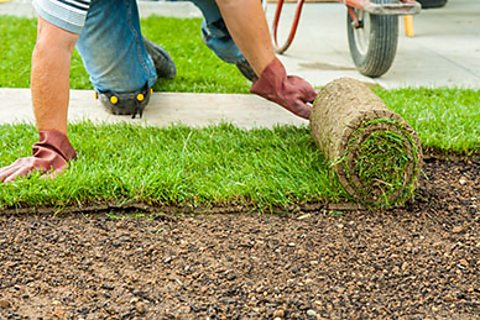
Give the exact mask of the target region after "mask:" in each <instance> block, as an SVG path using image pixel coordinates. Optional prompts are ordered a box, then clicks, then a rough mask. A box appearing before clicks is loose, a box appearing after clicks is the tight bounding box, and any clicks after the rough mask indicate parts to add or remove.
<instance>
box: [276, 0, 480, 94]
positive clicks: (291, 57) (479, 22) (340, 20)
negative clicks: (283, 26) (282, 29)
mask: <svg viewBox="0 0 480 320" xmlns="http://www.w3.org/2000/svg"><path fill="white" fill-rule="evenodd" d="M269 8H271V9H272V10H268V16H269V17H270V21H271V20H272V16H273V11H274V10H273V9H274V7H273V5H270V7H269ZM294 8H295V6H287V10H285V12H284V14H283V18H284V21H285V22H288V21H291V17H292V16H293V9H294ZM479 15H480V1H478V0H450V1H449V2H448V4H447V6H446V7H444V8H441V9H434V10H424V11H422V12H421V13H420V15H418V16H415V18H414V23H415V31H416V36H415V37H414V38H407V37H406V36H404V34H403V18H401V19H400V21H401V24H400V33H401V34H400V38H399V46H398V51H397V56H396V59H395V62H394V64H393V67H392V68H391V69H390V71H389V72H388V73H387V74H385V75H384V76H383V77H381V78H380V79H376V80H372V79H369V78H367V77H363V76H362V75H360V74H359V73H358V72H357V71H356V70H355V66H354V64H353V62H352V60H351V58H350V52H349V48H348V40H347V32H346V10H345V7H344V6H342V5H339V4H307V5H305V8H304V12H303V16H302V19H301V24H300V27H299V30H298V36H297V37H296V39H295V41H294V43H293V45H292V47H291V48H290V49H289V51H287V53H286V55H285V56H284V57H282V60H283V61H284V62H285V64H286V65H287V66H288V69H289V71H291V72H293V73H297V74H300V75H302V76H304V77H305V78H307V79H308V80H310V81H311V82H312V83H315V84H317V85H322V84H325V83H326V82H328V81H330V80H332V79H334V78H338V77H341V76H350V77H354V78H357V79H361V80H362V81H366V82H376V83H378V84H380V85H382V86H383V87H386V88H397V87H405V86H433V87H439V86H448V87H473V88H480V18H479ZM282 21H283V20H282Z"/></svg>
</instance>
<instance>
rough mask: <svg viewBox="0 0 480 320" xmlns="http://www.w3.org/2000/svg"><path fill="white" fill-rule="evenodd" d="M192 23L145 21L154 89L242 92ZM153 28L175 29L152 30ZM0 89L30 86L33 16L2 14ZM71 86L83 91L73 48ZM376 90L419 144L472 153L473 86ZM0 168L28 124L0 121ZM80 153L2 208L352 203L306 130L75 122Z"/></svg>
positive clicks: (0, 195) (22, 149)
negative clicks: (170, 61) (160, 55)
mask: <svg viewBox="0 0 480 320" xmlns="http://www.w3.org/2000/svg"><path fill="white" fill-rule="evenodd" d="M199 24H200V20H198V19H190V20H179V19H165V18H149V19H146V20H143V21H142V25H143V29H144V32H145V34H146V35H147V37H149V38H150V39H151V40H153V41H156V42H159V43H162V45H164V46H165V48H167V50H168V51H169V52H170V53H171V55H172V56H173V58H174V59H175V61H176V63H177V66H178V73H179V76H178V77H177V78H176V79H175V80H173V81H166V82H163V83H159V84H158V85H157V90H164V91H177V92H185V91H188V92H227V93H232V92H240V93H245V92H248V82H247V81H245V80H244V79H243V78H242V76H241V75H240V74H239V73H238V71H237V70H236V68H235V67H233V66H231V65H227V64H225V63H223V62H221V61H220V60H219V59H218V58H216V57H215V56H214V54H213V53H211V52H210V50H208V49H207V48H206V47H205V45H204V44H203V43H202V41H201V39H200V35H199V32H200V31H199ZM156 30H178V32H176V33H175V34H173V33H170V32H161V31H159V32H156ZM0 39H2V41H1V42H0V87H28V86H29V69H30V55H31V50H32V47H33V44H34V39H35V21H33V20H29V19H19V18H7V17H1V18H0ZM71 83H72V87H73V88H77V89H91V86H90V83H89V81H88V76H87V74H86V72H85V70H84V69H83V66H82V64H81V60H80V58H79V56H78V55H77V54H75V56H74V61H73V66H72V80H71ZM374 90H375V92H376V93H377V94H378V95H379V96H380V97H381V98H382V99H383V100H384V101H385V102H386V103H387V105H389V106H390V107H391V108H392V109H393V110H394V111H396V112H398V113H399V114H400V115H402V116H403V117H404V118H405V119H406V120H407V121H408V122H409V123H410V124H411V125H412V126H413V127H414V128H415V129H416V130H417V132H418V134H419V136H420V139H421V140H422V143H423V145H424V147H425V148H427V149H435V150H436V151H440V152H444V153H457V154H467V155H472V154H477V155H478V154H480V125H479V124H480V90H469V89H426V88H421V89H398V90H384V89H381V88H375V89H374ZM0 135H1V136H2V139H1V140H0V166H3V165H7V164H9V163H11V162H12V161H14V160H15V159H16V158H17V157H19V156H25V155H27V154H29V152H30V148H31V144H32V143H33V142H34V141H35V139H36V133H35V129H34V128H33V126H30V125H15V126H8V125H6V126H0ZM71 140H72V143H73V145H74V146H75V147H76V148H77V150H78V151H79V159H78V160H77V161H75V162H73V163H72V166H71V168H70V169H69V170H68V171H67V172H66V173H65V174H64V175H61V176H60V177H58V178H57V179H56V180H55V181H50V180H45V179H41V178H40V177H39V176H34V177H32V178H31V179H23V180H19V181H17V182H16V183H14V184H9V185H2V186H0V208H5V207H12V206H14V207H25V206H41V205H47V206H63V205H70V204H87V203H95V202H106V201H108V202H114V203H117V204H118V203H122V202H124V201H134V202H143V203H148V204H166V205H181V206H185V205H224V204H228V205H232V204H240V205H248V206H257V207H264V208H265V207H270V206H282V207H283V206H287V205H289V204H292V203H295V204H301V203H307V202H319V201H320V202H324V201H328V202H344V201H346V200H348V197H347V196H346V194H345V193H344V192H343V191H342V190H341V188H340V187H339V185H338V183H337V182H336V180H335V179H331V177H332V176H333V175H332V173H331V172H330V170H329V164H328V163H326V162H325V161H324V159H323V157H322V156H321V155H320V153H319V151H318V150H317V148H316V146H315V144H314V142H313V138H312V137H311V135H310V132H309V129H308V128H293V127H278V128H276V129H274V130H266V129H265V130H252V131H243V130H240V129H238V128H234V127H232V126H230V125H220V126H215V127H210V128H206V129H191V128H187V127H181V126H174V127H171V128H167V129H159V128H139V127H132V126H127V125H102V126H94V125H92V124H90V123H83V124H76V125H72V126H71Z"/></svg>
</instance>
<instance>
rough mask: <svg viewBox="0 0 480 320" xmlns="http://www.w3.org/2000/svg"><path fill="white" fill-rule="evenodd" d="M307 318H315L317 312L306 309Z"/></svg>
mask: <svg viewBox="0 0 480 320" xmlns="http://www.w3.org/2000/svg"><path fill="white" fill-rule="evenodd" d="M307 316H309V317H316V316H317V312H316V311H315V310H313V309H308V310H307Z"/></svg>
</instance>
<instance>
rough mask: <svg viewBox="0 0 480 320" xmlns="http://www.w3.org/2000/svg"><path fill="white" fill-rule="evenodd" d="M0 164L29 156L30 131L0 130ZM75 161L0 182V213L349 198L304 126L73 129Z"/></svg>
mask: <svg viewBox="0 0 480 320" xmlns="http://www.w3.org/2000/svg"><path fill="white" fill-rule="evenodd" d="M0 135H1V136H2V140H1V142H0V144H1V145H0V165H6V164H8V163H10V162H12V161H14V160H15V159H16V158H17V157H19V156H21V155H26V154H28V153H29V151H30V148H31V144H32V141H34V140H35V138H36V133H35V130H34V128H33V127H32V126H28V125H15V126H1V127H0ZM71 140H72V144H73V145H75V147H76V148H77V150H78V151H79V158H78V160H77V161H74V162H73V163H72V166H71V168H70V169H69V170H68V171H67V172H66V173H65V174H64V175H61V176H59V177H58V178H57V179H56V180H54V181H51V180H45V179H41V178H40V177H39V176H38V175H37V176H34V177H32V178H30V179H22V180H18V181H17V182H15V183H14V184H7V185H0V208H1V207H10V206H17V207H18V206H36V205H54V206H61V205H66V204H71V203H72V201H73V203H89V202H95V201H102V202H104V201H113V202H115V203H121V202H122V201H125V200H131V201H140V202H144V203H148V204H150V203H151V204H166V205H223V204H228V205H232V204H233V205H235V204H241V205H248V206H259V207H263V208H266V207H269V206H281V207H284V206H286V205H288V204H291V203H297V204H299V203H304V202H312V201H321V200H327V199H328V200H329V201H331V202H336V201H342V200H345V199H346V196H345V194H344V193H343V192H342V191H341V188H340V187H339V185H338V184H337V182H335V181H334V180H333V181H330V179H329V172H328V165H327V164H326V163H325V162H324V159H323V157H322V156H321V155H320V153H319V152H318V149H317V148H316V146H315V144H314V141H313V139H312V138H311V136H310V133H309V130H308V129H307V128H292V127H281V128H277V129H274V130H266V129H265V130H253V131H243V130H240V129H238V128H234V127H233V126H230V125H221V126H216V127H211V128H207V129H191V128H186V127H178V126H176V127H171V128H168V129H159V128H140V127H134V126H127V125H110V126H109V125H105V126H100V127H97V126H94V125H91V124H88V123H86V124H79V125H73V126H72V127H71Z"/></svg>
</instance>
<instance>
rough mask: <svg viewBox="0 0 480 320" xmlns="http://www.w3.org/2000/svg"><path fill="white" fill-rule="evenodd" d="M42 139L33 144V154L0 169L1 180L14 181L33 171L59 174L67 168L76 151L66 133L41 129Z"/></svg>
mask: <svg viewBox="0 0 480 320" xmlns="http://www.w3.org/2000/svg"><path fill="white" fill-rule="evenodd" d="M39 134H40V139H39V141H38V142H37V143H35V144H34V145H33V148H32V151H33V156H31V157H27V158H21V159H18V160H17V161H15V162H14V163H13V164H11V165H9V166H8V167H4V168H1V169H0V182H12V181H13V180H15V179H16V178H18V177H24V176H27V175H29V174H30V173H32V172H33V171H42V172H45V173H48V172H51V173H53V174H57V173H60V172H62V171H63V170H65V168H66V167H67V164H68V161H70V160H73V159H75V157H76V155H77V154H76V152H75V150H74V149H73V147H72V145H71V144H70V142H69V141H68V138H67V136H66V135H65V134H63V133H61V132H60V131H56V130H50V131H40V132H39Z"/></svg>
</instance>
